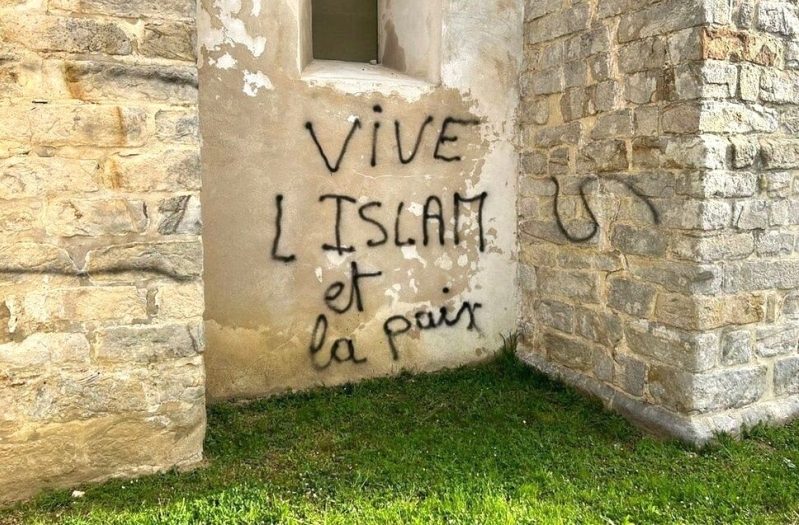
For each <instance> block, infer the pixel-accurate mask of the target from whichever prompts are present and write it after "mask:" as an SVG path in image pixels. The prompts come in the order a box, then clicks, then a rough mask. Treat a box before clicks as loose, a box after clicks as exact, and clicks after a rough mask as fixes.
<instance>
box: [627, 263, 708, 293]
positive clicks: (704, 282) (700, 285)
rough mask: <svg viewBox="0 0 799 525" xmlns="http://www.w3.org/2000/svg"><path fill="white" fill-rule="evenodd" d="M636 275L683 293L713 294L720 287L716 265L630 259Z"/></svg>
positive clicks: (672, 290) (631, 269)
mask: <svg viewBox="0 0 799 525" xmlns="http://www.w3.org/2000/svg"><path fill="white" fill-rule="evenodd" d="M630 271H631V272H632V274H633V275H635V276H636V277H638V278H640V279H643V280H645V281H649V282H650V283H655V284H659V285H661V286H663V287H664V288H666V289H667V290H669V291H671V292H676V293H685V294H715V293H718V291H719V290H720V289H721V283H722V272H721V270H720V269H719V268H718V267H717V266H712V265H698V264H687V263H678V262H663V261H656V262H644V261H638V260H634V261H630Z"/></svg>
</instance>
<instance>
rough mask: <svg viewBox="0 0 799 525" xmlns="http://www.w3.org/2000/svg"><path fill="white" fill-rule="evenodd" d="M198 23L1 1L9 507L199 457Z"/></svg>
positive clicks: (0, 270)
mask: <svg viewBox="0 0 799 525" xmlns="http://www.w3.org/2000/svg"><path fill="white" fill-rule="evenodd" d="M194 28H195V5H194V3H193V2H192V1H190V0H159V1H149V0H134V1H130V2H127V1H126V2H119V1H115V0H89V1H85V0H81V1H77V0H74V1H73V0H49V1H42V0H39V1H25V0H4V1H2V2H0V407H2V411H0V457H2V458H3V461H2V462H1V463H0V501H6V500H9V499H20V498H24V497H27V496H29V495H31V494H33V493H35V492H36V491H37V490H38V489H40V488H43V487H60V486H69V485H74V484H76V483H79V482H85V481H92V480H99V479H104V478H107V477H109V476H120V475H125V476H127V475H135V474H141V473H147V472H153V471H156V470H160V469H165V468H168V467H171V466H173V465H185V464H191V463H194V462H196V461H198V460H199V459H200V457H201V452H202V440H203V434H204V430H205V404H204V393H205V392H204V385H205V378H204V369H203V356H202V352H203V346H204V338H203V325H202V315H203V287H202V279H201V274H202V245H201V242H200V229H201V223H200V216H199V199H198V195H199V191H200V163H199V137H198V115H197V72H196V66H195V36H194V34H195V33H194V31H195V29H194Z"/></svg>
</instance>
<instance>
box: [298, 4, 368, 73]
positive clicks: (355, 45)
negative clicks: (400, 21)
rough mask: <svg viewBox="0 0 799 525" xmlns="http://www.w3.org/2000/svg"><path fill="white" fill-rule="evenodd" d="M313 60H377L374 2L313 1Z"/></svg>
mask: <svg viewBox="0 0 799 525" xmlns="http://www.w3.org/2000/svg"><path fill="white" fill-rule="evenodd" d="M311 14H312V24H313V28H312V31H313V57H314V58H315V59H317V60H343V61H346V62H371V61H377V0H313V3H312V7H311Z"/></svg>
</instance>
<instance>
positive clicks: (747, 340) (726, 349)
mask: <svg viewBox="0 0 799 525" xmlns="http://www.w3.org/2000/svg"><path fill="white" fill-rule="evenodd" d="M751 359H752V333H751V332H749V331H748V330H734V331H731V332H725V334H724V335H723V336H722V338H721V364H722V365H724V366H735V365H745V364H746V363H748V362H749V361H750V360H751Z"/></svg>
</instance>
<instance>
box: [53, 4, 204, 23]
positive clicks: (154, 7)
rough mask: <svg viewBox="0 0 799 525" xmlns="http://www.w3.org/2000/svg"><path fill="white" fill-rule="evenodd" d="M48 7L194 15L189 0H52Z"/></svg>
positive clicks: (91, 11) (168, 16) (159, 15)
mask: <svg viewBox="0 0 799 525" xmlns="http://www.w3.org/2000/svg"><path fill="white" fill-rule="evenodd" d="M50 7H52V8H55V9H62V10H64V11H71V12H74V13H86V14H98V15H109V16H120V17H125V18H140V17H147V18H163V19H174V18H187V19H193V18H194V17H195V16H196V4H195V3H194V2H193V1H191V0H52V1H51V2H50Z"/></svg>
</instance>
